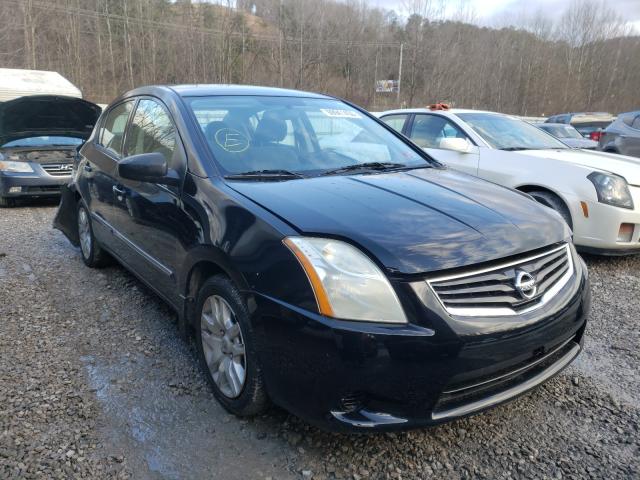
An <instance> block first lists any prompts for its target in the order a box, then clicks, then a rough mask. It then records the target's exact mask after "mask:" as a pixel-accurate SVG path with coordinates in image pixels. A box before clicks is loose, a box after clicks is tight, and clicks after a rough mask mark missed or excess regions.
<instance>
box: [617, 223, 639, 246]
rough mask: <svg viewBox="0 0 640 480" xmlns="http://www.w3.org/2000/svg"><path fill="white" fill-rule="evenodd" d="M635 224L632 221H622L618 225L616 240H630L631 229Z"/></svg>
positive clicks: (631, 236) (631, 235)
mask: <svg viewBox="0 0 640 480" xmlns="http://www.w3.org/2000/svg"><path fill="white" fill-rule="evenodd" d="M634 228H635V225H634V224H633V223H623V224H621V225H620V230H619V231H618V241H619V242H630V241H631V239H632V238H633V230H634Z"/></svg>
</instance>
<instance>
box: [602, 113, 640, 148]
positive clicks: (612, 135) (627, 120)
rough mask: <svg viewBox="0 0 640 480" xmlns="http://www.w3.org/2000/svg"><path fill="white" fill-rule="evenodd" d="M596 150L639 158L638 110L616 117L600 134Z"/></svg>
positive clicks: (639, 129) (639, 131)
mask: <svg viewBox="0 0 640 480" xmlns="http://www.w3.org/2000/svg"><path fill="white" fill-rule="evenodd" d="M598 150H602V151H603V152H612V153H621V154H622V155H631V156H633V157H640V110H636V111H635V112H627V113H621V114H620V115H618V118H617V119H616V121H615V122H613V123H612V124H611V125H609V126H608V127H607V128H605V129H604V131H603V132H602V136H601V137H600V143H599V145H598Z"/></svg>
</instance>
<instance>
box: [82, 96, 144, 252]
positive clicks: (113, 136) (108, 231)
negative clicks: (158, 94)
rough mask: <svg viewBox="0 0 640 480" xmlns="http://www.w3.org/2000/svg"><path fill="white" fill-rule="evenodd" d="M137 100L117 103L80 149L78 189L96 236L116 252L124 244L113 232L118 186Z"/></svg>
mask: <svg viewBox="0 0 640 480" xmlns="http://www.w3.org/2000/svg"><path fill="white" fill-rule="evenodd" d="M134 105H135V100H127V101H124V102H122V103H119V104H117V105H114V106H113V107H111V108H110V109H109V111H108V112H106V114H105V115H104V116H103V117H102V119H101V122H100V126H99V129H98V132H97V133H96V138H95V139H94V140H93V141H90V142H87V143H85V144H84V146H83V147H82V148H81V149H80V160H79V162H78V169H79V170H80V175H79V176H78V182H77V184H78V188H79V190H80V193H81V195H82V198H83V199H84V201H85V202H86V203H87V206H88V208H89V212H90V213H91V217H92V219H93V222H92V225H93V230H94V234H95V236H96V237H97V238H98V240H99V241H100V242H101V243H103V244H104V245H106V246H107V248H109V249H110V250H113V251H115V253H116V254H118V252H120V250H121V247H122V245H121V244H120V242H118V240H117V238H116V237H114V235H113V233H114V232H113V229H112V225H113V224H114V223H117V222H116V220H117V214H118V212H117V210H116V208H115V195H114V190H113V189H114V187H115V185H116V183H117V182H116V180H115V177H116V175H117V169H118V160H119V159H121V158H122V156H123V145H124V143H123V142H124V133H125V130H126V127H127V123H128V122H129V117H130V115H131V112H132V111H133V107H134Z"/></svg>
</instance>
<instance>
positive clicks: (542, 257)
mask: <svg viewBox="0 0 640 480" xmlns="http://www.w3.org/2000/svg"><path fill="white" fill-rule="evenodd" d="M572 273H573V262H572V259H571V252H570V250H569V245H568V244H564V245H562V246H559V247H558V246H555V247H553V248H551V249H549V250H547V251H545V252H542V253H539V254H537V255H533V256H529V257H526V258H523V259H520V260H516V261H513V262H510V263H507V264H502V265H500V266H497V267H490V268H486V269H480V270H478V269H476V270H471V271H468V272H463V273H459V274H455V275H450V276H446V277H440V278H435V279H432V280H428V281H427V283H428V284H429V285H430V286H431V288H432V289H433V291H434V292H435V294H436V295H437V297H438V299H439V300H440V303H441V304H442V306H443V307H444V308H445V309H446V310H447V311H448V312H449V313H450V314H452V315H462V316H481V315H483V316H494V315H495V316H501V315H515V314H518V313H523V312H525V311H531V310H534V309H535V308H539V307H541V306H542V305H543V304H545V303H546V302H548V301H549V300H550V299H551V298H552V297H553V296H555V295H556V294H557V293H558V291H560V289H561V288H562V287H563V286H564V285H565V284H566V283H567V281H568V280H569V278H570V277H571V275H572ZM533 285H535V288H534V287H533Z"/></svg>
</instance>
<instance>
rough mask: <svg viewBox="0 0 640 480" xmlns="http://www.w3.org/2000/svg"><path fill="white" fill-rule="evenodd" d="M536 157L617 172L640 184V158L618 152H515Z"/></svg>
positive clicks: (565, 150)
mask: <svg viewBox="0 0 640 480" xmlns="http://www.w3.org/2000/svg"><path fill="white" fill-rule="evenodd" d="M514 153H516V154H517V155H526V156H529V157H536V158H550V159H553V160H558V161H562V162H569V163H575V164H576V165H581V166H583V167H587V168H592V169H593V170H598V171H604V172H611V173H615V174H616V175H621V176H623V177H624V178H625V179H626V180H627V182H629V184H631V185H638V186H640V159H638V158H634V157H627V156H625V155H618V154H616V153H606V152H595V151H589V150H568V149H563V150H523V151H520V152H514Z"/></svg>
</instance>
